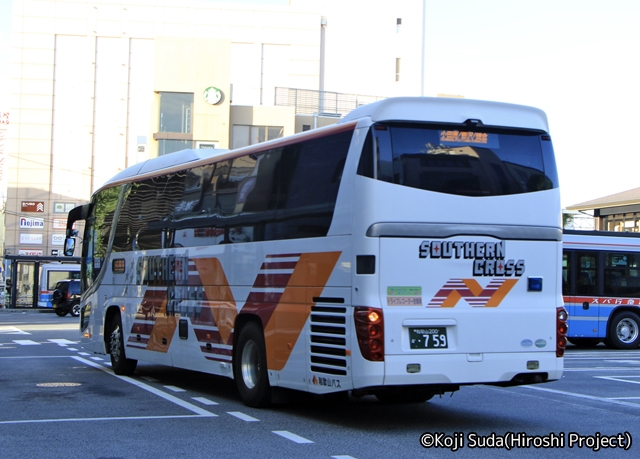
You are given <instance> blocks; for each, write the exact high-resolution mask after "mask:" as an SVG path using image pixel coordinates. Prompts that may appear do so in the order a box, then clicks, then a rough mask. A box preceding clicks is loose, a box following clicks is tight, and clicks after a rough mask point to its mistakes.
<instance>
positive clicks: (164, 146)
mask: <svg viewBox="0 0 640 459" xmlns="http://www.w3.org/2000/svg"><path fill="white" fill-rule="evenodd" d="M192 146H193V141H192V140H170V139H166V140H163V139H160V140H158V156H163V155H168V154H169V153H174V152H176V151H180V150H186V149H188V148H191V147H192Z"/></svg>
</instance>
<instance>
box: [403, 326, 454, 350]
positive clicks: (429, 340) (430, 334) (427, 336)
mask: <svg viewBox="0 0 640 459" xmlns="http://www.w3.org/2000/svg"><path fill="white" fill-rule="evenodd" d="M409 343H410V348H411V349H446V348H447V347H449V341H448V340H447V328H446V327H422V328H409Z"/></svg>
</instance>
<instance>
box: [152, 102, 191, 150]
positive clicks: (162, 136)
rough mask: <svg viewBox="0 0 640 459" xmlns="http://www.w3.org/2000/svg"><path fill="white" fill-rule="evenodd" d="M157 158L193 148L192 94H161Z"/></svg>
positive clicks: (155, 136) (156, 137)
mask: <svg viewBox="0 0 640 459" xmlns="http://www.w3.org/2000/svg"><path fill="white" fill-rule="evenodd" d="M158 125H159V129H158V132H157V133H156V134H154V136H153V137H154V139H155V140H157V141H158V156H163V155H167V154H169V153H173V152H175V151H180V150H184V149H186V148H193V132H192V125H193V93H182V92H161V93H160V119H159V121H158Z"/></svg>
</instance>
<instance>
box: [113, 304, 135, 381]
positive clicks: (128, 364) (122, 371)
mask: <svg viewBox="0 0 640 459" xmlns="http://www.w3.org/2000/svg"><path fill="white" fill-rule="evenodd" d="M109 354H110V355H111V369H112V370H113V372H114V373H115V374H117V375H124V376H129V375H132V374H133V372H134V371H135V370H136V365H137V364H138V361H137V360H132V359H128V358H127V357H126V355H125V353H124V338H123V336H122V320H121V319H120V314H116V315H115V316H113V320H112V321H111V335H110V336H109Z"/></svg>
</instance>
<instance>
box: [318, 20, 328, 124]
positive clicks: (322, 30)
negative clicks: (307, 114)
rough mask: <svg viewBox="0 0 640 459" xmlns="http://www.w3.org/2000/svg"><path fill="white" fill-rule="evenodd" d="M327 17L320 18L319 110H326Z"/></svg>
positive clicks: (321, 111)
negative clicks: (325, 58) (325, 59)
mask: <svg viewBox="0 0 640 459" xmlns="http://www.w3.org/2000/svg"><path fill="white" fill-rule="evenodd" d="M326 29H327V18H326V17H324V16H322V17H321V18H320V85H319V88H318V89H319V90H320V100H319V104H318V112H319V113H323V112H324V55H325V53H326V43H325V40H326V32H327V30H326Z"/></svg>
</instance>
